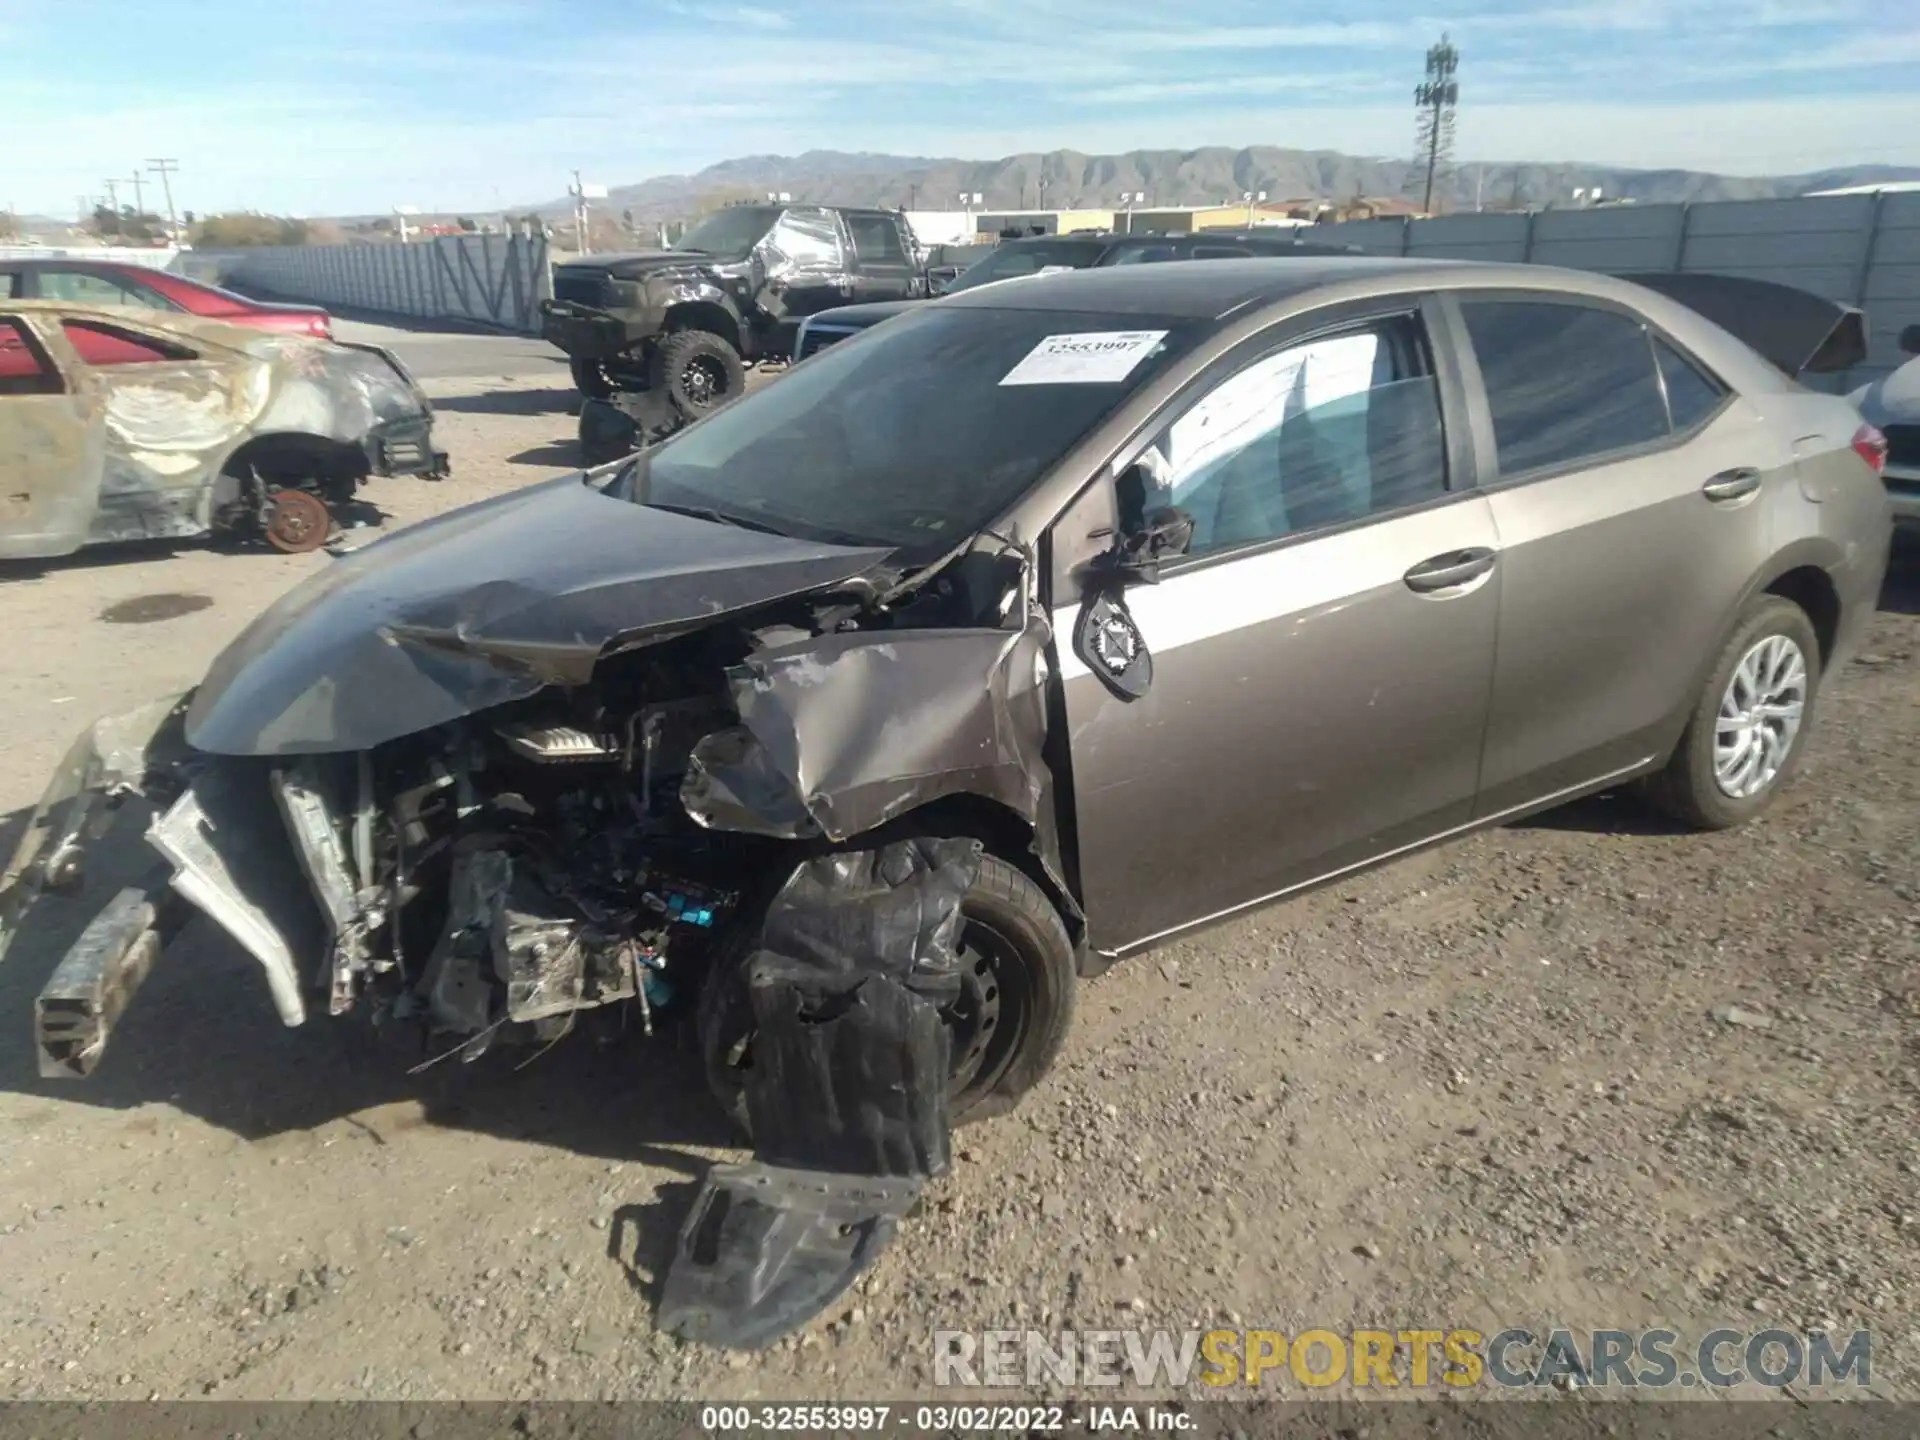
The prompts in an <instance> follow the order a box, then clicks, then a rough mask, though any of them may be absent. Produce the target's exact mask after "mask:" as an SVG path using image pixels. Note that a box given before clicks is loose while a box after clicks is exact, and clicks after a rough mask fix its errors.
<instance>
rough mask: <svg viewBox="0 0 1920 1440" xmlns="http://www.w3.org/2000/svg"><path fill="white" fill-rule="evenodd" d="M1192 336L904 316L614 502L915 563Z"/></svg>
mask: <svg viewBox="0 0 1920 1440" xmlns="http://www.w3.org/2000/svg"><path fill="white" fill-rule="evenodd" d="M1194 330H1195V327H1194V325H1193V324H1192V323H1191V322H1183V321H1172V320H1164V319H1154V318H1152V317H1148V316H1138V315H1129V316H1126V317H1125V318H1124V319H1122V320H1115V319H1109V318H1108V317H1106V316H1101V315H1089V314H1081V313H1073V312H1061V311H1048V310H988V309H976V308H973V307H970V306H969V307H957V308H949V307H948V306H946V305H932V306H928V307H927V308H925V309H923V310H917V311H909V312H908V313H907V314H905V315H902V316H899V317H898V318H896V319H893V320H890V321H889V322H887V324H885V325H882V326H877V327H875V328H874V329H872V330H869V331H867V332H866V333H865V334H864V335H862V336H860V337H859V338H857V339H854V340H848V341H845V342H843V343H842V344H839V345H836V346H834V347H833V348H832V349H830V350H826V351H823V352H821V353H820V354H819V355H818V356H816V357H814V358H813V359H810V360H808V361H807V362H806V363H805V364H804V365H801V366H799V367H798V368H796V369H795V370H794V371H793V373H792V374H790V375H787V376H784V377H782V378H781V379H779V380H776V381H774V382H772V383H771V384H769V385H767V386H766V387H765V388H764V389H761V390H757V391H755V392H753V393H752V394H749V395H745V396H742V397H741V398H740V399H739V400H736V401H734V402H733V403H732V404H731V405H729V406H727V407H726V408H725V409H723V410H720V411H718V412H716V413H714V414H713V415H711V416H709V417H708V418H707V419H706V420H704V421H702V422H701V423H700V424H698V425H696V426H694V427H693V428H691V429H689V430H686V431H684V432H682V433H681V434H679V435H677V436H675V437H673V438H672V439H670V440H668V441H666V442H664V443H663V444H661V445H659V446H657V447H655V448H652V449H649V450H646V451H643V452H642V453H641V455H640V456H639V457H638V458H637V459H636V460H635V462H634V465H633V469H632V470H631V471H630V472H629V473H628V475H627V476H626V478H625V479H624V480H623V481H621V482H617V483H616V484H615V485H614V486H612V487H610V493H613V494H616V495H620V496H623V497H626V498H631V499H636V500H638V501H639V502H641V503H643V504H655V505H661V506H670V507H681V508H691V509H699V510H710V511H715V512H718V513H719V515H720V516H722V517H733V518H735V519H736V520H738V521H740V522H742V523H747V524H751V525H755V526H760V527H765V528H768V529H773V530H777V531H780V532H781V533H783V534H788V535H795V536H800V537H802V538H805V539H811V540H824V541H839V542H844V543H848V544H870V545H886V546H889V547H892V548H895V549H897V550H899V551H900V552H901V558H902V559H903V560H905V561H906V562H907V563H909V564H914V563H924V562H926V561H930V560H932V559H934V558H936V557H937V556H939V555H940V554H942V553H944V552H945V551H947V550H949V549H951V548H952V547H953V546H954V545H956V544H958V543H959V542H960V541H961V540H962V539H963V538H964V537H966V536H967V535H970V534H972V533H973V532H975V531H977V530H978V529H979V528H980V527H981V526H983V525H986V524H988V523H990V522H991V521H992V519H993V518H994V516H996V515H997V514H999V512H1000V511H1001V510H1003V509H1004V508H1005V507H1006V506H1007V505H1009V504H1011V503H1012V502H1013V501H1014V500H1016V499H1017V498H1018V497H1019V496H1021V495H1022V494H1024V493H1025V492H1026V490H1027V489H1028V488H1029V487H1030V486H1031V485H1033V483H1034V482H1035V481H1036V480H1038V479H1039V478H1040V477H1041V476H1042V475H1043V474H1044V473H1045V472H1046V471H1047V470H1048V469H1049V468H1050V467H1051V466H1052V465H1053V464H1054V463H1055V462H1056V461H1058V460H1059V459H1060V458H1061V456H1063V455H1064V454H1065V453H1066V452H1067V451H1068V450H1069V449H1070V448H1071V447H1072V446H1073V445H1074V443H1075V442H1076V441H1078V440H1079V439H1080V438H1081V437H1082V436H1084V435H1085V434H1086V433H1087V432H1088V431H1089V430H1091V429H1092V428H1093V427H1094V425H1095V424H1096V423H1098V422H1099V421H1100V420H1101V419H1102V418H1103V417H1104V416H1106V415H1107V414H1109V413H1110V412H1112V410H1113V409H1114V408H1115V407H1116V406H1118V405H1119V404H1120V403H1121V402H1122V401H1123V400H1124V399H1125V398H1126V397H1127V396H1128V395H1130V394H1132V393H1133V392H1134V391H1135V390H1137V389H1139V387H1140V386H1141V385H1143V384H1144V383H1146V382H1147V381H1148V380H1149V379H1150V378H1151V377H1152V376H1154V375H1155V374H1157V373H1159V371H1161V370H1162V369H1164V368H1165V366H1166V365H1167V364H1169V363H1170V361H1171V360H1172V358H1173V357H1174V356H1176V355H1178V354H1179V353H1181V352H1182V351H1184V350H1185V349H1186V348H1187V347H1188V346H1189V345H1190V344H1191V343H1192V341H1193V338H1194ZM1016 367H1018V368H1017V369H1016Z"/></svg>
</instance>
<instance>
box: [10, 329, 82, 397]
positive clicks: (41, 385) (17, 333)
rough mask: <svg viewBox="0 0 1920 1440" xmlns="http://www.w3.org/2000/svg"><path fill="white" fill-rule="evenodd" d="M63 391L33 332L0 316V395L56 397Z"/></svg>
mask: <svg viewBox="0 0 1920 1440" xmlns="http://www.w3.org/2000/svg"><path fill="white" fill-rule="evenodd" d="M65 388H66V387H65V386H63V385H62V384H61V383H60V372H59V371H57V370H55V369H54V368H53V362H52V361H51V360H49V359H48V358H47V352H46V351H44V350H42V349H41V348H40V342H39V341H38V340H37V339H35V338H34V336H33V332H32V331H30V330H28V329H27V327H26V326H25V325H23V324H21V323H20V321H18V320H13V319H8V318H6V317H4V316H0V396H7V395H58V394H61V393H62V392H63V391H64V390H65Z"/></svg>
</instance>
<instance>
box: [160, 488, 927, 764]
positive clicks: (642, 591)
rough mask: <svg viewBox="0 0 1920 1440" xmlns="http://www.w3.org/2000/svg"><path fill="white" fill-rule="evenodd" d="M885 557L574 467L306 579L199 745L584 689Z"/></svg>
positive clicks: (245, 750)
mask: <svg viewBox="0 0 1920 1440" xmlns="http://www.w3.org/2000/svg"><path fill="white" fill-rule="evenodd" d="M888 553H889V552H888V551H886V550H884V549H867V548H853V547H848V546H842V545H822V544H816V543H814V542H812V541H808V540H796V539H791V538H789V537H786V536H782V535H767V534H763V533H761V532H759V531H754V530H745V529H741V528H739V527H737V526H729V525H721V524H717V523H713V522H709V521H706V520H698V519H693V518H690V517H688V516H683V515H675V514H671V513H669V512H666V511H662V510H653V509H649V508H647V507H645V506H642V505H636V504H633V503H631V502H630V501H627V500H620V499H615V498H612V497H610V496H607V495H603V494H601V493H599V491H597V490H595V489H593V488H592V487H590V486H589V485H587V484H585V483H584V482H583V481H582V479H581V477H579V476H564V477H562V478H561V479H559V480H554V481H549V482H547V483H545V484H541V485H534V486H530V487H528V488H527V489H524V490H519V491H515V492H514V493H512V494H510V495H503V496H500V497H498V498H496V499H492V500H486V501H482V502H481V503H479V504H477V505H470V506H467V507H465V508H464V509H460V510H456V511H453V512H452V513H450V514H447V515H443V516H440V517H439V518H437V519H434V520H430V521H427V522H425V523H424V524H420V525H416V526H413V527H411V528H410V529H407V530H404V531H401V532H399V533H398V534H395V535H392V536H388V537H385V538H383V539H381V540H378V541H375V542H374V543H373V544H371V545H368V546H366V547H365V548H364V549H361V550H357V551H354V552H353V553H352V554H349V555H347V556H345V557H343V558H341V559H338V560H336V561H334V562H333V564H332V565H331V566H330V567H329V568H328V569H327V570H325V571H323V572H322V573H320V574H319V575H316V576H314V577H313V578H312V579H310V580H308V581H306V582H305V583H304V584H302V585H299V586H297V587H295V588H294V589H293V590H292V591H290V592H289V593H288V594H287V595H286V596H284V597H283V598H282V599H281V600H280V601H279V602H278V603H276V604H275V605H274V606H273V607H272V608H271V609H269V610H267V611H266V612H265V613H264V614H262V615H261V616H260V617H259V618H258V619H257V620H255V621H254V622H253V624H252V625H250V626H248V627H247V629H246V630H245V631H243V632H242V633H241V634H240V636H239V638H237V639H236V640H235V641H234V642H233V643H232V644H231V645H229V646H228V647H227V648H226V650H225V651H224V652H222V653H221V655H220V657H219V658H218V659H217V660H215V661H214V663H213V667H212V669H210V670H209V671H208V672H207V677H206V679H205V680H204V681H202V682H201V684H200V686H199V688H198V690H197V691H196V693H195V695H194V698H193V702H192V705H191V707H190V708H189V710H188V712H187V717H186V737H187V741H188V743H190V744H191V745H193V746H194V747H195V748H196V749H199V750H204V751H210V752H212V753H215V754H222V755H297V754H315V753H326V752H331V751H345V750H363V749H368V748H370V747H372V746H374V745H378V744H380V743H382V742H383V741H387V740H392V739H396V738H398V737H400V736H402V735H411V734H414V733H415V732H417V731H420V730H425V729H427V728H429V727H431V726H434V725H439V724H443V723H444V722H446V721H448V720H453V719H456V718H458V717H460V716H462V715H468V714H472V713H474V712H476V711H479V710H485V709H488V708H490V707H492V706H495V705H503V704H505V703H507V702H508V701H511V700H518V699H522V698H524V697H525V696H528V695H531V694H533V693H534V692H535V691H536V690H539V689H541V688H542V687H544V686H546V685H549V684H580V683H583V682H585V681H586V680H587V679H588V678H589V677H590V676H591V675H592V672H593V667H594V664H595V662H596V661H597V660H598V659H599V658H600V657H601V656H602V655H603V654H604V653H605V652H606V651H607V650H609V649H610V648H615V647H618V646H620V645H623V644H629V643H637V642H640V641H642V640H646V639H650V638H659V637H663V636H665V635H667V634H670V633H679V632H683V631H685V630H687V629H690V628H694V627H697V626H699V625H702V624H707V623H711V622H713V621H715V620H718V619H720V618H721V617H723V616H725V615H728V614H731V613H734V612H737V611H741V610H745V609H748V608H751V607H753V606H757V605H763V604H766V603H768V602H770V601H774V600H779V599H783V598H785V597H788V596H793V595H799V594H803V593H805V592H807V591H810V590H818V589H825V588H828V587H831V586H833V585H836V584H839V583H841V582H843V581H845V580H849V579H851V578H853V577H854V576H856V575H860V574H862V573H864V572H866V571H867V570H870V569H872V568H873V567H874V566H875V565H876V564H878V563H879V562H880V561H881V560H883V559H885V558H886V556H887V555H888Z"/></svg>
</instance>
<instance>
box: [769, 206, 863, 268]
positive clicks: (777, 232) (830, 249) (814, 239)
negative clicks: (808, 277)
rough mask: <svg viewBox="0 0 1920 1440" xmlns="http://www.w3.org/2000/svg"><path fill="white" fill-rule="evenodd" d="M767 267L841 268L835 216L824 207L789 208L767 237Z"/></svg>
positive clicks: (838, 233) (838, 234) (838, 236)
mask: <svg viewBox="0 0 1920 1440" xmlns="http://www.w3.org/2000/svg"><path fill="white" fill-rule="evenodd" d="M767 250H768V255H767V266H768V268H769V269H770V270H780V269H784V268H785V267H786V266H789V265H797V266H803V267H804V268H806V269H808V270H839V269H842V268H843V267H844V263H845V262H844V261H842V259H841V257H840V232H839V230H838V229H837V228H836V227H835V226H834V223H833V216H831V215H829V214H828V213H827V212H826V211H824V210H789V211H787V213H786V214H784V215H782V216H781V217H780V223H779V224H777V225H775V226H774V227H773V231H772V233H771V234H769V235H768V236H767Z"/></svg>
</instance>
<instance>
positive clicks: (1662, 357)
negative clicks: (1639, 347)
mask: <svg viewBox="0 0 1920 1440" xmlns="http://www.w3.org/2000/svg"><path fill="white" fill-rule="evenodd" d="M1653 353H1654V356H1655V358H1656V359H1657V360H1658V361H1659V364H1660V379H1661V382H1662V383H1663V384H1664V385H1665V386H1666V387H1667V411H1668V413H1669V414H1670V415H1671V416H1672V417H1673V430H1674V433H1675V434H1676V435H1679V434H1684V433H1685V432H1686V431H1688V430H1691V429H1693V427H1694V426H1696V425H1698V424H1700V423H1701V422H1702V421H1704V420H1706V419H1708V418H1709V417H1710V416H1712V415H1713V414H1714V413H1715V412H1716V411H1718V410H1719V408H1720V407H1721V406H1722V405H1724V404H1725V403H1726V400H1727V387H1726V386H1724V385H1722V384H1721V383H1720V382H1719V381H1718V380H1716V379H1714V378H1713V376H1711V375H1709V374H1707V373H1706V372H1705V371H1704V370H1702V369H1701V368H1700V367H1699V366H1697V365H1695V364H1694V363H1693V362H1692V361H1691V360H1689V359H1687V357H1686V356H1684V355H1682V354H1681V353H1680V352H1679V351H1678V350H1676V349H1674V348H1673V347H1672V346H1671V345H1669V344H1667V342H1666V341H1664V340H1660V339H1655V341H1654V342H1653Z"/></svg>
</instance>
